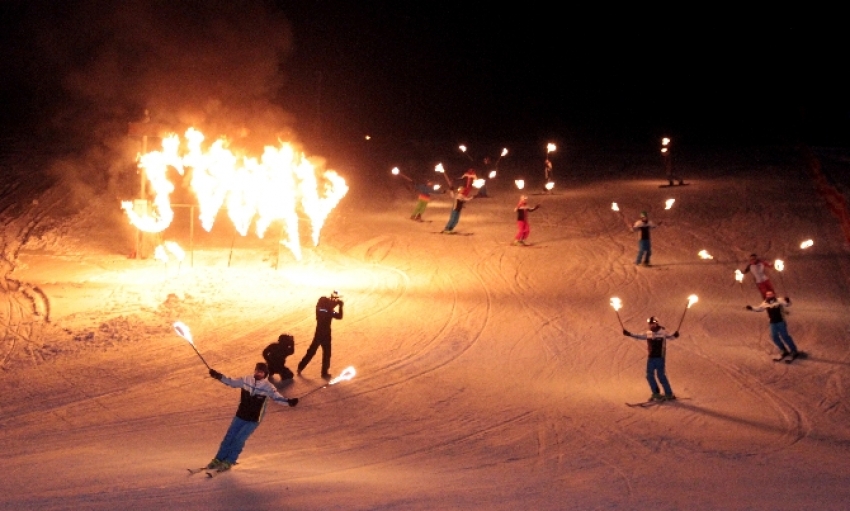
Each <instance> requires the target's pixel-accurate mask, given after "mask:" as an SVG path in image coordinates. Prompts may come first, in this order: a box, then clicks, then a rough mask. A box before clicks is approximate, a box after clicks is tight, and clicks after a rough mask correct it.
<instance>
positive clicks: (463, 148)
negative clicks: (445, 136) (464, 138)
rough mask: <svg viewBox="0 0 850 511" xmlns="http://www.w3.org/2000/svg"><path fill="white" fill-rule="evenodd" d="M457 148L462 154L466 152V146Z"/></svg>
mask: <svg viewBox="0 0 850 511" xmlns="http://www.w3.org/2000/svg"><path fill="white" fill-rule="evenodd" d="M457 148H458V149H460V150H461V151H463V152H464V153H465V152H466V146H465V145H463V144H461V145H459V146H457Z"/></svg>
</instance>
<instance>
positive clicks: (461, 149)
mask: <svg viewBox="0 0 850 511" xmlns="http://www.w3.org/2000/svg"><path fill="white" fill-rule="evenodd" d="M457 148H458V149H460V152H462V153H463V154H465V155H466V157H467V158H469V161H473V159H472V156H470V155H469V154H468V153H467V152H466V146H465V145H463V144H461V145H459V146H457Z"/></svg>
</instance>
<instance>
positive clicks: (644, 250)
mask: <svg viewBox="0 0 850 511" xmlns="http://www.w3.org/2000/svg"><path fill="white" fill-rule="evenodd" d="M659 225H661V222H659V223H658V224H656V223H654V222H650V221H649V216H648V215H647V213H646V211H641V213H640V219H639V220H638V221H637V222H635V223H634V225H632V226H631V229H632V232H639V233H640V235H639V236H638V252H637V258H636V259H635V264H636V265H637V264H641V261H643V265H644V266H649V258H650V256H652V242H651V241H650V236H649V231H650V230H651V229H655V228H656V227H658V226H659ZM644 255H646V259H644Z"/></svg>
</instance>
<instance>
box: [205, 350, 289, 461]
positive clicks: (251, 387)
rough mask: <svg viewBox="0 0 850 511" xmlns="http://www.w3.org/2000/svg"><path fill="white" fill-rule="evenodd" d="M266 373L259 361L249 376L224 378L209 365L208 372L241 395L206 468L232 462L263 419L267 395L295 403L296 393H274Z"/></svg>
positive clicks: (278, 401)
mask: <svg viewBox="0 0 850 511" xmlns="http://www.w3.org/2000/svg"><path fill="white" fill-rule="evenodd" d="M268 375H269V368H268V366H267V365H266V364H265V363H263V362H258V363H257V365H256V366H255V367H254V375H253V376H243V377H241V378H236V379H232V378H228V377H227V376H224V375H223V374H221V373H220V372H218V371H216V370H215V369H210V376H212V377H213V378H215V379H216V380H218V381H220V382H221V383H223V384H225V385H227V386H228V387H233V388H236V389H242V396H241V398H240V399H239V408H237V410H236V416H235V417H233V420H232V421H231V422H230V427H229V428H228V429H227V433H226V434H225V435H224V439H223V440H222V441H221V445H220V446H219V448H218V452H217V453H216V455H215V458H213V459H212V461H210V463H209V465H207V467H206V468H207V469H210V470H217V471H219V472H223V471H225V470H229V469H230V467H231V466H232V465H234V464H236V460H237V459H239V454H241V453H242V448H243V447H245V442H246V441H247V440H248V437H250V436H251V433H253V432H254V430H255V429H257V426H259V425H260V421H261V420H262V419H263V415H264V414H265V411H266V402H267V399H269V398H270V399H271V400H272V401H274V402H276V403H280V404H288V405H289V406H290V407H292V406H295V405H297V404H298V398H297V397H291V398H287V397H283V396H281V395H280V394H278V392H277V389H275V388H274V385H272V384H271V383H270V382H269V381H268V379H267V377H268Z"/></svg>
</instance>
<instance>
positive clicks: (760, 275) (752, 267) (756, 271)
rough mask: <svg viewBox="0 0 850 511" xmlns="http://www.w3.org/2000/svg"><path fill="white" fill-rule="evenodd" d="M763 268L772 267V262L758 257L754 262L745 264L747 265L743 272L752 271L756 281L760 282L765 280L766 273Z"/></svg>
mask: <svg viewBox="0 0 850 511" xmlns="http://www.w3.org/2000/svg"><path fill="white" fill-rule="evenodd" d="M765 268H773V263H771V262H770V261H764V260H762V259H759V260H758V261H757V262H756V263H755V264H752V263H750V264H747V267H746V268H744V273H752V274H753V278H754V279H756V282H757V283H759V284H761V283H762V282H764V281H766V280H767V273H766V272H765V271H764V269H765Z"/></svg>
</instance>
